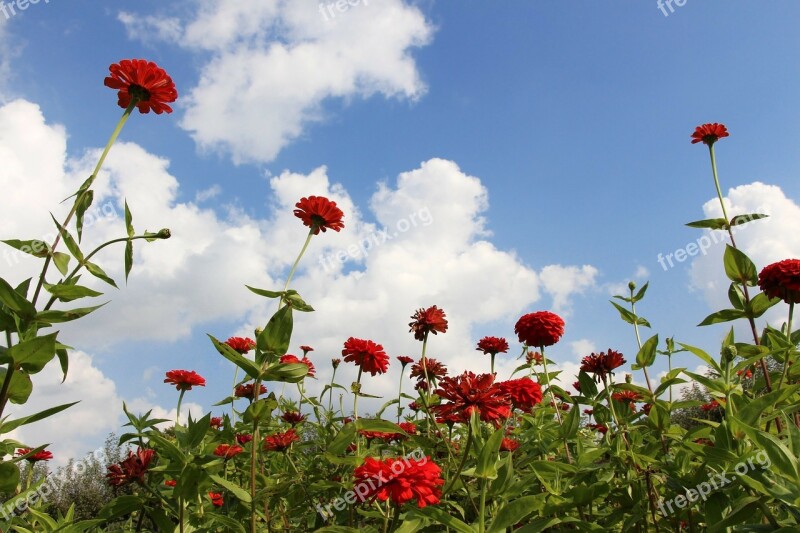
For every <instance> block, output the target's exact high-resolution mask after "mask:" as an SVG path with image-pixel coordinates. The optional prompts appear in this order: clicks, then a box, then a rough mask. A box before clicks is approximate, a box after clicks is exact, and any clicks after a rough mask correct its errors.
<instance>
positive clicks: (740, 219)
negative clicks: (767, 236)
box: [731, 213, 769, 226]
mask: <svg viewBox="0 0 800 533" xmlns="http://www.w3.org/2000/svg"><path fill="white" fill-rule="evenodd" d="M768 217H769V215H761V214H758V213H752V214H749V215H736V216H735V217H733V218H732V219H731V226H741V225H742V224H747V223H748V222H752V221H753V220H759V219H762V218H768Z"/></svg>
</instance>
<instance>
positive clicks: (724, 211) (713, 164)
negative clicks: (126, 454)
mask: <svg viewBox="0 0 800 533" xmlns="http://www.w3.org/2000/svg"><path fill="white" fill-rule="evenodd" d="M708 152H709V153H710V154H711V172H713V174H714V186H715V187H716V188H717V197H718V198H719V205H720V206H721V207H722V216H723V217H724V218H725V224H726V225H728V226H730V219H729V218H728V210H727V209H726V208H725V202H724V201H723V199H722V188H721V187H720V186H719V176H718V175H717V156H716V154H715V153H714V143H711V144H710V145H708ZM728 231H729V232H730V227H728ZM731 240H733V235H731ZM734 246H735V245H734Z"/></svg>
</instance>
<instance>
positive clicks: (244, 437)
mask: <svg viewBox="0 0 800 533" xmlns="http://www.w3.org/2000/svg"><path fill="white" fill-rule="evenodd" d="M251 440H253V436H252V435H250V434H249V433H240V434H239V435H236V442H237V443H239V444H241V445H242V446H244V445H245V444H247V443H248V442H250V441H251Z"/></svg>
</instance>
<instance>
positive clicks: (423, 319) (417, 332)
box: [408, 305, 447, 341]
mask: <svg viewBox="0 0 800 533" xmlns="http://www.w3.org/2000/svg"><path fill="white" fill-rule="evenodd" d="M411 318H412V320H414V321H413V322H410V323H409V324H408V325H409V326H410V327H411V329H409V330H408V331H413V332H414V338H415V339H417V340H418V341H421V340H425V337H426V336H427V335H428V333H433V334H434V335H437V334H438V333H446V332H447V319H446V318H445V315H444V311H443V310H441V309H439V308H438V307H436V306H435V305H434V306H432V307H429V308H427V309H418V310H417V312H416V313H414V314H413V315H411Z"/></svg>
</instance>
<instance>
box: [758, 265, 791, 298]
mask: <svg viewBox="0 0 800 533" xmlns="http://www.w3.org/2000/svg"><path fill="white" fill-rule="evenodd" d="M758 286H759V287H761V290H762V291H763V292H764V294H766V295H767V296H769V297H770V298H780V299H781V300H783V301H784V302H786V303H787V304H796V303H800V259H784V260H783V261H779V262H777V263H772V264H771V265H768V266H766V267H764V269H763V270H762V271H761V273H760V274H759V275H758Z"/></svg>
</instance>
